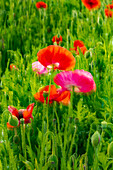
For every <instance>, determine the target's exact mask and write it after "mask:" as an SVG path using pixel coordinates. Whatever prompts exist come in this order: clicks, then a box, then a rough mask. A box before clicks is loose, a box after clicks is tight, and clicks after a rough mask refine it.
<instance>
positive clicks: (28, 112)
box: [7, 103, 34, 129]
mask: <svg viewBox="0 0 113 170" xmlns="http://www.w3.org/2000/svg"><path fill="white" fill-rule="evenodd" d="M33 107H34V103H32V104H30V105H29V106H27V109H20V110H17V109H16V108H15V107H13V106H8V110H9V112H10V113H11V114H12V115H13V116H15V117H17V118H18V120H19V124H20V119H21V118H24V123H25V124H26V123H30V122H31V121H30V118H31V119H33V116H32V111H33ZM7 127H8V128H9V129H10V128H14V126H11V125H10V123H9V122H7Z"/></svg>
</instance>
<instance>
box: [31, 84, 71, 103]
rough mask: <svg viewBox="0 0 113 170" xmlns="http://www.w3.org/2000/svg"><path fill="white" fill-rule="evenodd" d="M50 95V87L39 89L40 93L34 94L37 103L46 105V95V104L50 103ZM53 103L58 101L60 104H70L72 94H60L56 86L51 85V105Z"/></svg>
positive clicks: (65, 92) (66, 92)
mask: <svg viewBox="0 0 113 170" xmlns="http://www.w3.org/2000/svg"><path fill="white" fill-rule="evenodd" d="M48 94H49V85H47V86H45V87H42V88H40V89H39V92H37V93H36V94H34V98H35V100H37V101H40V102H42V103H44V95H46V96H47V97H46V103H48ZM53 101H57V102H58V103H63V104H65V105H67V104H69V102H70V92H68V91H64V92H58V90H57V89H56V87H55V85H51V87H50V96H49V104H51V103H52V102H53Z"/></svg>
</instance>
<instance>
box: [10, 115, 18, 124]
mask: <svg viewBox="0 0 113 170" xmlns="http://www.w3.org/2000/svg"><path fill="white" fill-rule="evenodd" d="M8 122H9V124H10V125H11V126H18V124H19V121H18V118H17V117H16V116H14V115H11V116H10V117H9V120H8Z"/></svg>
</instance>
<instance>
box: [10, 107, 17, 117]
mask: <svg viewBox="0 0 113 170" xmlns="http://www.w3.org/2000/svg"><path fill="white" fill-rule="evenodd" d="M8 110H9V112H10V113H12V115H14V116H16V117H17V118H18V117H19V114H18V110H17V109H16V108H15V107H13V106H8Z"/></svg>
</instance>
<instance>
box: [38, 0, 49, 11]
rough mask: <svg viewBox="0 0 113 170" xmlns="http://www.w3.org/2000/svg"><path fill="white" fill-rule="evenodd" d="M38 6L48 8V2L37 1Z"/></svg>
mask: <svg viewBox="0 0 113 170" xmlns="http://www.w3.org/2000/svg"><path fill="white" fill-rule="evenodd" d="M36 7H37V9H40V8H45V9H46V8H47V4H46V3H45V2H43V1H40V2H37V3H36Z"/></svg>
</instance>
